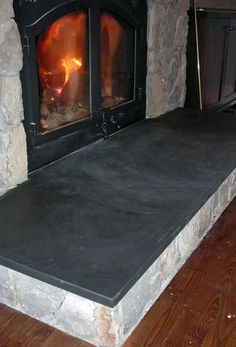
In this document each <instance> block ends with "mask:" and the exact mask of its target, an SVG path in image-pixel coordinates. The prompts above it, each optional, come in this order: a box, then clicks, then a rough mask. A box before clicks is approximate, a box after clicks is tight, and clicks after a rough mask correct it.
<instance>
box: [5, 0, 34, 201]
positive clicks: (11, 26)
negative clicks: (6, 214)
mask: <svg viewBox="0 0 236 347" xmlns="http://www.w3.org/2000/svg"><path fill="white" fill-rule="evenodd" d="M13 17H14V13H13V5H12V0H1V1H0V195H1V194H3V193H4V192H5V191H6V190H8V189H10V188H13V187H15V186H16V185H17V184H19V183H21V182H23V181H24V180H26V178H27V155H26V137H25V132H24V128H23V125H22V119H23V105H22V95H21V83H20V78H19V71H20V70H21V68H22V50H21V43H20V37H19V33H18V29H17V26H16V23H15V21H14V19H13Z"/></svg>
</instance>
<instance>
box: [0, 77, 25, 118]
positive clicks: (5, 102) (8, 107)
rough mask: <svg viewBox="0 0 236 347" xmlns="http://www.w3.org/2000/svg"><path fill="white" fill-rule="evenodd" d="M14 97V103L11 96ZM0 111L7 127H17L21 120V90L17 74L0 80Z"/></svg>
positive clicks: (22, 116)
mask: <svg viewBox="0 0 236 347" xmlns="http://www.w3.org/2000/svg"><path fill="white" fill-rule="evenodd" d="M13 95H14V102H12V96H13ZM0 100H1V104H0V111H1V113H2V115H3V117H4V118H5V121H6V123H7V124H9V125H17V124H19V123H20V121H22V120H23V118H24V115H23V101H22V89H21V82H20V78H19V74H17V75H16V76H12V77H2V78H0Z"/></svg>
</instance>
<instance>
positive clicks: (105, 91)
mask: <svg viewBox="0 0 236 347" xmlns="http://www.w3.org/2000/svg"><path fill="white" fill-rule="evenodd" d="M101 73H102V76H101V77H102V107H104V108H108V107H114V106H116V105H119V104H121V103H123V102H125V101H128V100H132V99H133V97H134V90H133V88H134V32H133V29H132V28H131V27H129V26H128V25H125V24H123V23H122V22H121V21H119V20H117V19H116V17H114V16H113V15H111V14H110V13H108V12H103V14H102V16H101Z"/></svg>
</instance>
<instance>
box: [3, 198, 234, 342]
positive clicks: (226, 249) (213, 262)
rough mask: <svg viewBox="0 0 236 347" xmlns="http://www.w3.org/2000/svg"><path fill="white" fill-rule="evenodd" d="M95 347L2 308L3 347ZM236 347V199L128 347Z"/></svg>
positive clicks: (156, 305)
mask: <svg viewBox="0 0 236 347" xmlns="http://www.w3.org/2000/svg"><path fill="white" fill-rule="evenodd" d="M40 346H42V347H89V346H90V347H91V345H89V344H87V343H85V342H83V341H80V340H77V339H74V338H72V337H69V336H67V335H66V334H63V333H60V332H59V331H57V330H56V329H54V328H51V327H49V326H47V325H44V324H41V323H39V322H37V321H35V320H34V319H32V318H29V317H27V316H25V315H22V314H21V313H18V312H16V311H14V310H12V309H10V308H8V307H6V306H3V305H0V347H40ZM198 346H201V347H236V200H234V201H233V203H232V204H231V205H230V207H229V208H228V209H227V210H226V212H225V213H224V215H223V216H222V217H221V218H220V220H219V221H218V222H217V223H216V225H215V226H214V228H213V229H212V230H211V232H210V233H209V234H208V236H207V237H206V238H205V239H204V241H203V243H202V244H201V246H200V247H199V248H198V249H197V250H196V251H195V252H194V254H193V255H192V256H191V258H190V259H189V260H188V261H187V263H186V264H185V265H184V267H183V268H182V269H181V270H180V272H179V273H178V274H177V276H176V277H175V278H174V280H173V281H172V282H171V283H170V285H169V286H168V287H167V289H166V290H165V292H164V293H163V294H162V295H161V297H160V298H159V300H158V301H157V302H156V304H155V305H154V306H153V308H152V309H151V310H150V311H149V313H148V314H147V315H146V317H145V318H144V319H143V320H142V322H141V323H140V325H139V326H138V328H137V329H136V330H135V331H134V333H133V334H132V336H131V337H130V338H129V339H128V340H127V342H126V343H125V344H124V347H198Z"/></svg>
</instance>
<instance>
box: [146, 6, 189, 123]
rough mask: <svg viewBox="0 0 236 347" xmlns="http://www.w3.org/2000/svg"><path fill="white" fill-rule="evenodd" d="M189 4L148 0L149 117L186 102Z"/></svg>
mask: <svg viewBox="0 0 236 347" xmlns="http://www.w3.org/2000/svg"><path fill="white" fill-rule="evenodd" d="M188 9H189V0H175V1H173V0H148V58H147V71H148V73H147V117H157V116H159V115H160V114H163V113H165V112H167V111H171V110H174V109H175V108H177V107H182V106H183V105H184V101H185V93H186V88H185V81H186V43H187V34H188V16H187V10H188Z"/></svg>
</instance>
